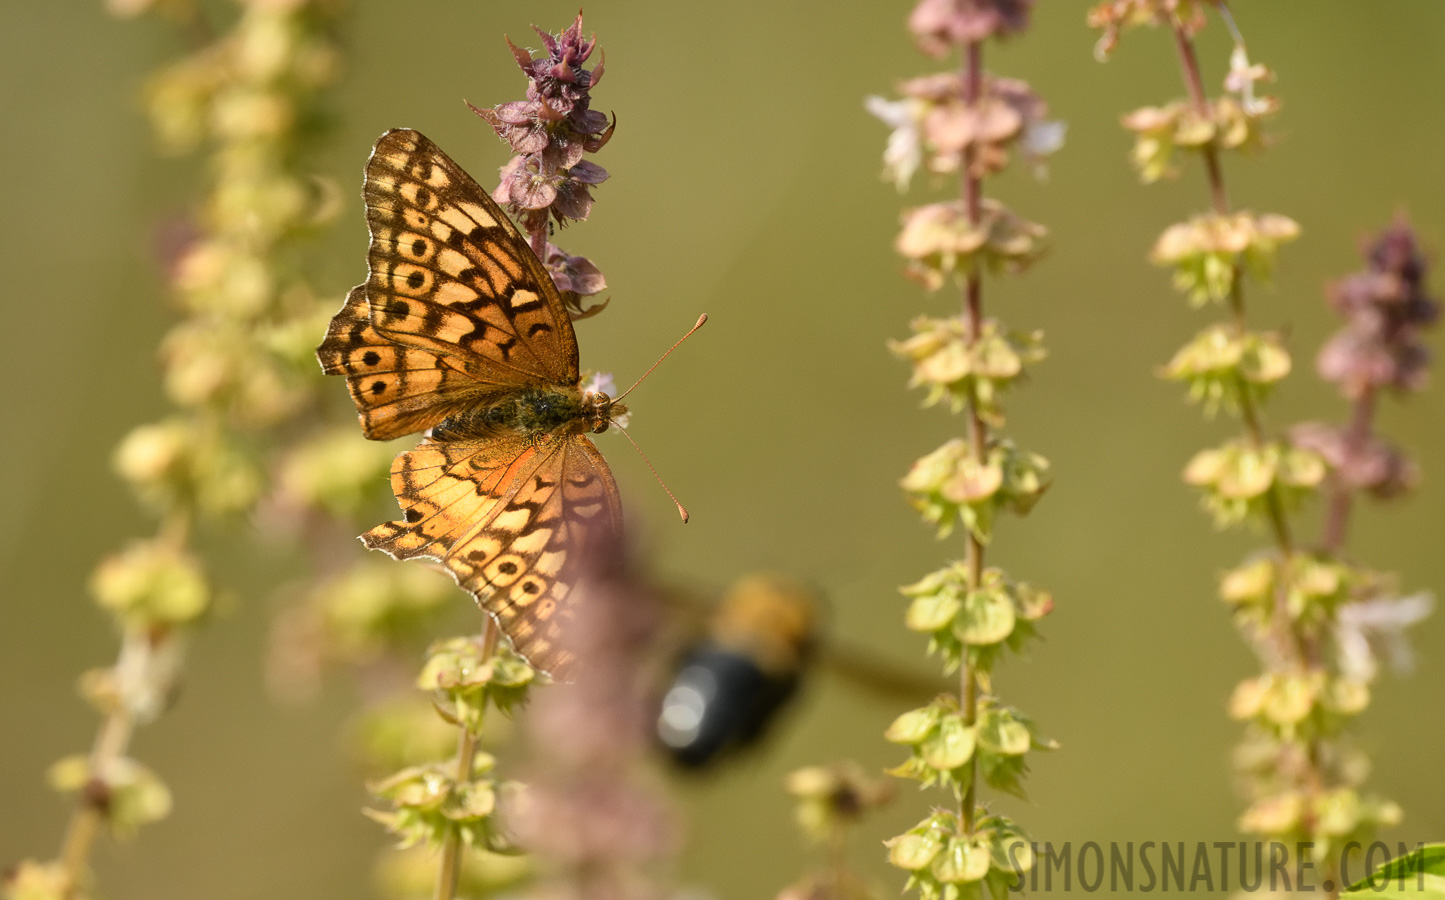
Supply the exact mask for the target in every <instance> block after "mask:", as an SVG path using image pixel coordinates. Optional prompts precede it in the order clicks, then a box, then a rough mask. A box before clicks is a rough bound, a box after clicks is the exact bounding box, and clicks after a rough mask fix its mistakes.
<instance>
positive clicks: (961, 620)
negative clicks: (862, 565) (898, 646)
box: [900, 563, 1054, 672]
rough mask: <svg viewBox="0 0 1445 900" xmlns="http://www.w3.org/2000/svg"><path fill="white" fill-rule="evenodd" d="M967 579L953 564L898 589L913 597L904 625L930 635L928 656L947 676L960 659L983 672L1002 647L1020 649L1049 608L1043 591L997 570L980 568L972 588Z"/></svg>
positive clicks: (962, 569)
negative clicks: (935, 659) (937, 661)
mask: <svg viewBox="0 0 1445 900" xmlns="http://www.w3.org/2000/svg"><path fill="white" fill-rule="evenodd" d="M968 580H969V579H968V567H967V566H966V565H964V564H963V563H953V564H952V565H949V566H946V567H944V568H942V569H939V570H938V571H936V572H933V573H931V574H929V575H927V576H925V577H924V578H923V579H922V580H921V581H919V582H918V583H916V584H911V585H908V586H907V587H904V588H901V589H900V590H901V592H902V593H903V595H904V596H906V597H911V598H912V601H911V602H910V603H909V605H908V612H907V613H906V614H905V616H904V622H905V624H907V626H908V627H909V628H910V629H911V630H913V631H919V632H923V633H924V634H928V635H930V641H929V652H930V653H935V652H936V653H939V654H940V655H942V656H943V659H944V666H945V669H946V671H950V672H951V671H954V670H955V669H957V668H958V666H959V665H961V664H962V662H963V660H964V659H965V658H966V659H968V660H969V662H970V663H971V664H972V665H974V666H975V667H977V668H978V669H980V670H981V671H988V670H990V669H991V668H992V667H993V665H994V663H995V662H996V661H997V659H998V657H999V655H1000V653H1001V652H1002V650H1003V649H1004V648H1005V647H1007V648H1008V649H1010V650H1013V651H1014V652H1020V651H1022V649H1023V647H1024V644H1025V643H1026V642H1027V641H1028V640H1029V639H1030V638H1032V637H1034V636H1035V634H1037V630H1036V629H1035V627H1034V623H1035V622H1036V621H1038V620H1039V619H1041V618H1043V617H1044V616H1045V615H1047V614H1048V613H1049V611H1050V610H1052V609H1053V605H1054V602H1053V598H1052V597H1050V596H1049V594H1048V593H1046V592H1044V591H1040V590H1037V589H1036V588H1034V587H1032V586H1031V585H1028V584H1025V583H1023V582H1016V581H1014V580H1013V579H1011V578H1009V577H1008V576H1007V575H1006V574H1004V572H1003V571H1002V570H1000V569H985V570H984V572H983V577H982V579H981V583H980V584H979V587H978V589H977V590H974V591H970V590H969V588H968Z"/></svg>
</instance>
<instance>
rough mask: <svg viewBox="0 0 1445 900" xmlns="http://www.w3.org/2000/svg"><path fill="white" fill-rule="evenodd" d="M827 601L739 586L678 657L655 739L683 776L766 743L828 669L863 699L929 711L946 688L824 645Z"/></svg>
mask: <svg viewBox="0 0 1445 900" xmlns="http://www.w3.org/2000/svg"><path fill="white" fill-rule="evenodd" d="M822 605H823V604H822V599H821V597H820V596H819V595H818V593H817V591H815V590H813V589H812V588H810V587H808V586H807V585H805V584H802V583H800V582H798V581H795V580H793V579H790V578H786V577H783V576H777V575H749V576H746V577H744V578H742V579H740V580H738V581H737V582H735V583H734V584H733V585H732V586H731V587H730V588H728V590H727V592H726V593H725V594H723V597H722V600H721V601H720V602H719V603H718V604H717V606H716V608H715V609H714V610H713V611H712V612H711V615H710V616H709V617H708V620H707V622H706V625H705V627H704V629H703V630H702V631H703V633H702V634H701V636H700V637H698V638H697V639H695V640H694V641H692V642H691V643H690V644H689V645H688V646H686V648H685V649H684V650H682V652H681V653H679V654H678V656H677V663H676V665H675V666H674V668H673V675H672V678H671V682H670V683H669V684H668V685H667V687H666V689H665V691H664V693H663V695H662V701H661V705H660V708H659V710H658V716H657V738H658V741H659V742H660V743H661V744H662V746H663V748H664V749H665V750H666V751H667V753H668V754H669V755H670V756H671V757H672V758H673V759H674V760H676V761H677V762H678V763H680V764H681V765H683V766H685V767H687V768H694V769H696V768H702V767H705V766H708V765H710V764H712V763H714V762H716V761H717V760H718V759H721V758H725V757H726V756H728V755H730V754H731V753H733V752H734V751H737V750H740V749H742V748H745V747H747V746H749V745H751V744H753V743H755V742H756V741H757V740H758V739H759V738H761V737H762V736H763V735H764V734H765V733H766V732H767V731H768V730H769V729H770V728H771V727H772V725H773V724H774V723H775V721H776V720H777V719H778V718H779V714H780V713H781V712H782V710H783V709H785V708H786V707H787V705H788V703H789V701H790V700H792V699H793V697H794V696H795V695H796V694H797V692H798V689H799V686H800V684H801V683H802V681H803V680H804V679H805V678H807V677H808V675H809V673H811V672H812V671H814V670H817V669H823V670H825V671H828V672H830V673H831V674H834V675H838V676H840V677H842V678H844V679H845V680H846V681H847V682H848V683H849V684H851V685H854V686H856V687H859V688H861V689H864V690H867V691H870V692H874V693H881V694H885V695H887V696H889V697H890V698H891V697H898V696H900V695H901V696H905V697H908V698H910V699H918V700H920V701H926V700H927V699H929V698H931V697H933V696H935V695H936V694H938V693H940V692H941V691H945V690H948V685H946V684H944V683H943V681H942V680H940V679H934V678H930V677H927V676H921V675H915V674H914V673H912V672H908V671H904V670H901V669H898V668H897V667H894V666H891V665H889V664H888V663H886V662H884V661H881V660H877V659H874V658H872V657H870V656H869V655H868V654H867V653H865V652H862V651H859V650H856V649H852V648H846V647H843V646H841V645H839V644H838V642H836V641H825V640H823V639H822V627H821V620H822V616H821V612H822Z"/></svg>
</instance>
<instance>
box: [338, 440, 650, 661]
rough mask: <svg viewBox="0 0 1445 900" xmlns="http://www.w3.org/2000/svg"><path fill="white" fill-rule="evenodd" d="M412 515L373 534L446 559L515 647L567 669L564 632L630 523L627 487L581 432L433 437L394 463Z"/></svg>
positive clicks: (406, 552) (399, 491)
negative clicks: (623, 492)
mask: <svg viewBox="0 0 1445 900" xmlns="http://www.w3.org/2000/svg"><path fill="white" fill-rule="evenodd" d="M392 487H393V489H394V490H395V492H396V496H397V499H398V500H399V501H400V503H401V506H402V509H403V511H404V513H405V517H404V519H403V520H402V521H398V522H389V523H386V524H384V525H379V526H377V527H376V528H373V529H372V530H371V531H369V532H367V533H366V534H365V535H364V536H363V540H365V542H366V544H367V546H368V547H372V548H374V549H379V550H385V551H386V552H387V553H390V554H391V555H392V556H394V557H396V558H398V559H412V558H417V557H425V558H430V559H436V560H439V561H441V562H442V563H443V564H444V565H445V566H446V567H447V569H448V570H449V571H450V572H451V573H452V575H453V577H455V578H456V580H457V582H458V583H459V584H461V585H462V586H463V587H465V588H466V589H467V590H469V591H471V592H472V593H473V594H474V595H475V596H476V597H477V600H478V601H479V602H480V603H481V605H482V607H483V608H484V609H486V610H487V611H488V612H490V613H491V614H492V615H493V616H495V617H496V618H497V622H498V624H499V625H500V626H501V628H502V630H503V631H504V632H505V633H506V634H507V635H508V637H510V638H511V640H512V644H513V646H515V647H516V649H517V651H518V652H519V653H521V654H522V655H523V656H526V657H527V658H528V659H529V660H530V661H531V662H532V663H533V664H534V665H537V666H540V667H542V668H544V669H547V670H549V671H552V672H554V673H556V672H557V671H558V670H559V669H564V668H565V667H566V665H567V663H568V657H567V655H566V654H565V653H564V652H563V651H562V650H560V649H559V647H558V643H557V633H558V629H559V628H560V627H562V626H563V625H564V624H565V622H566V621H567V620H568V618H570V612H569V610H568V607H567V597H568V594H569V592H570V590H571V588H572V586H573V584H574V583H575V581H576V578H577V576H578V573H579V571H580V569H581V567H582V566H583V564H584V563H585V561H586V560H587V558H588V554H589V553H591V552H593V550H594V549H595V548H599V547H606V546H609V545H611V543H612V539H613V538H615V536H616V535H617V533H618V532H619V531H620V529H621V526H622V504H621V500H620V498H619V496H618V493H617V484H616V482H615V481H614V480H613V478H612V473H611V471H610V470H609V469H608V467H607V463H606V462H605V461H604V460H603V459H602V454H601V453H599V452H598V451H597V448H596V447H595V446H593V444H592V442H591V441H589V440H588V439H587V438H585V437H582V436H580V435H572V436H568V437H550V436H544V437H540V438H527V437H524V436H520V435H514V436H505V437H499V438H489V439H487V440H483V441H465V442H439V441H426V442H424V443H423V444H421V445H420V446H419V447H417V449H415V450H410V451H407V452H405V453H402V454H401V455H400V456H398V457H397V459H396V461H395V463H394V464H393V465H392Z"/></svg>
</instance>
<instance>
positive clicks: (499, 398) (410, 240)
mask: <svg viewBox="0 0 1445 900" xmlns="http://www.w3.org/2000/svg"><path fill="white" fill-rule="evenodd" d="M363 196H364V197H365V200H366V221H367V225H368V227H369V229H370V233H371V245H370V249H369V251H368V261H369V274H368V275H367V279H366V282H365V283H363V284H360V285H357V286H356V287H355V288H353V289H352V290H351V292H350V294H348V295H347V298H346V303H345V304H344V305H343V306H342V308H341V311H340V312H338V313H337V314H336V315H335V317H333V318H332V319H331V323H330V326H329V327H328V328H327V330H326V338H325V340H324V341H322V343H321V345H320V347H318V348H317V358H318V359H319V360H320V362H321V366H322V368H323V369H324V370H325V371H326V373H327V374H330V375H341V376H343V377H345V379H346V386H347V388H348V390H349V391H350V392H351V399H352V400H353V401H355V404H356V409H357V412H358V415H359V418H360V420H361V429H362V432H363V433H364V434H365V435H366V437H368V438H371V439H373V440H388V439H391V438H396V437H400V436H403V435H407V434H412V433H415V432H423V431H425V432H427V433H426V436H425V439H424V440H423V441H422V442H421V444H419V445H418V446H417V447H416V448H415V449H413V450H408V451H406V452H404V453H402V454H401V455H399V456H398V457H397V458H396V460H395V461H394V462H393V463H392V467H391V486H392V490H393V492H394V493H395V494H396V498H397V501H398V503H399V504H400V506H401V510H402V514H403V516H402V519H401V520H400V521H395V522H387V523H385V524H382V525H378V526H377V527H375V528H373V529H371V530H370V531H368V532H366V534H364V535H362V536H361V539H362V541H363V542H364V543H365V544H366V546H367V547H370V548H372V549H375V550H382V551H385V552H386V553H388V554H390V555H391V556H392V557H394V558H396V559H401V560H406V559H433V560H437V561H439V562H441V563H442V564H443V565H444V566H445V567H446V568H447V570H448V571H449V572H450V573H451V574H452V576H453V577H454V578H455V579H456V581H457V583H458V584H460V585H461V586H462V587H463V588H465V589H466V590H468V591H470V592H471V593H472V594H473V595H474V596H475V597H476V598H477V601H478V602H479V603H480V604H481V606H482V608H483V609H485V610H486V611H487V612H488V613H490V614H491V615H492V616H493V617H494V618H495V620H496V622H497V624H498V625H499V626H500V628H501V630H502V632H503V633H504V634H506V635H507V636H508V637H509V638H510V639H511V641H512V644H513V646H514V647H515V648H516V650H517V652H518V653H520V654H522V655H523V656H524V657H526V658H527V659H528V661H529V662H531V663H532V664H533V665H534V666H536V667H538V668H541V669H544V670H546V671H550V672H553V673H554V674H555V673H557V672H558V671H559V670H564V669H565V668H566V667H567V666H568V664H569V663H570V662H571V661H572V654H571V653H570V652H569V651H568V650H567V649H566V648H565V646H563V645H561V644H559V642H558V635H559V633H560V631H561V629H562V628H563V627H564V626H565V622H566V621H567V620H568V619H569V618H570V617H571V614H570V611H569V608H568V597H569V594H570V593H571V591H572V590H573V588H574V587H575V583H576V580H577V577H578V572H579V570H580V568H581V566H582V564H583V562H584V561H585V560H586V558H587V556H588V554H589V553H595V552H603V551H599V548H606V547H608V546H613V545H615V544H616V541H617V539H618V536H619V535H620V533H621V528H622V503H621V499H620V497H619V496H618V491H617V482H616V481H615V480H614V479H613V477H612V472H611V471H610V470H609V469H608V467H607V463H606V461H605V460H604V459H603V458H602V454H601V453H600V452H599V451H598V450H597V447H596V446H595V445H594V444H593V443H592V442H591V441H590V440H588V439H587V437H585V434H586V433H588V432H591V433H601V432H604V431H606V430H607V429H608V427H609V425H611V424H612V423H613V421H614V420H616V419H617V418H619V417H620V416H622V415H623V414H625V412H626V408H625V407H624V406H623V405H622V404H621V403H619V402H617V401H614V400H612V399H611V398H610V397H609V396H608V395H607V394H605V393H602V392H600V391H587V390H583V388H582V387H581V385H580V373H579V371H578V352H577V337H576V334H575V332H574V331H573V328H572V321H571V319H570V318H569V316H568V314H567V310H566V307H565V306H564V305H563V302H562V298H561V296H560V294H559V293H558V290H557V287H556V285H555V284H553V282H552V278H551V276H550V275H549V274H548V273H547V271H546V269H545V268H544V267H543V266H542V263H541V262H540V261H539V260H538V259H537V256H536V254H534V253H533V252H532V249H531V247H530V245H529V244H528V243H527V239H526V238H525V237H524V236H523V235H522V234H521V232H519V231H518V230H517V228H516V226H515V225H513V224H512V222H511V221H510V220H509V219H508V218H507V216H506V214H505V213H503V212H502V210H501V209H500V208H499V207H498V206H497V204H496V202H495V201H493V200H492V198H491V196H490V195H489V194H488V193H487V192H486V191H485V190H483V189H482V188H481V187H480V186H479V185H478V184H477V183H476V182H475V181H473V180H472V178H471V177H470V176H469V175H467V173H466V172H464V171H462V169H461V167H460V166H458V165H457V164H456V163H455V162H453V161H452V160H451V159H450V158H449V157H448V156H447V155H446V154H445V153H443V152H442V151H441V149H440V148H438V147H437V145H436V144H434V143H432V142H431V141H430V140H428V139H427V138H426V137H424V136H422V135H421V134H419V133H417V132H415V131H410V130H406V129H397V130H394V131H388V132H387V133H386V134H383V135H382V136H381V138H380V139H379V140H378V141H377V142H376V147H375V148H374V149H373V150H372V153H371V158H370V160H369V161H368V162H367V166H366V181H365V187H364V189H363Z"/></svg>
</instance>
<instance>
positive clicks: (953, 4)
mask: <svg viewBox="0 0 1445 900" xmlns="http://www.w3.org/2000/svg"><path fill="white" fill-rule="evenodd" d="M1033 7H1034V0H922V2H921V3H919V4H918V5H917V6H915V7H914V8H913V12H912V13H911V14H910V15H909V16H908V30H909V31H910V32H911V33H912V34H913V39H914V40H915V41H917V42H918V49H920V50H922V51H923V52H924V53H927V54H928V55H929V56H935V57H944V56H947V55H948V54H949V53H951V52H952V51H953V50H954V49H955V48H957V47H958V46H959V45H960V44H967V43H972V42H975V41H982V40H985V39H986V38H991V37H999V38H1002V37H1008V36H1009V35H1012V34H1017V33H1019V32H1020V31H1023V30H1025V29H1026V28H1028V27H1029V14H1030V13H1031V12H1032V11H1033Z"/></svg>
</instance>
